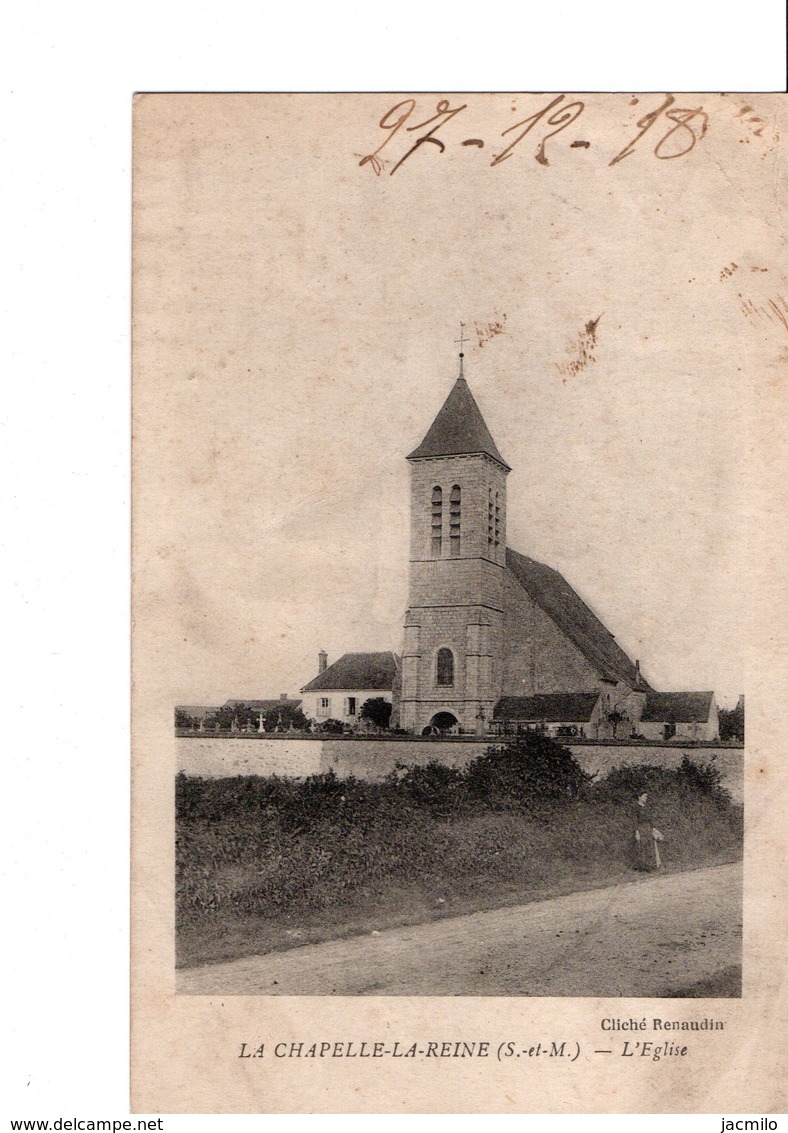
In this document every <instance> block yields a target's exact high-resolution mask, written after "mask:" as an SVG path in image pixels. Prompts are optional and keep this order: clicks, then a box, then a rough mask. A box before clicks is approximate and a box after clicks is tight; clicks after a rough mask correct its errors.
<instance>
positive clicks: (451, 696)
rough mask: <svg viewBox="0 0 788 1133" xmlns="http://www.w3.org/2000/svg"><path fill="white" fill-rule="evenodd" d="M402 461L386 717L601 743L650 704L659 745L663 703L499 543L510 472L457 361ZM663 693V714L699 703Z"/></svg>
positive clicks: (575, 597) (524, 559) (624, 732)
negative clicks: (397, 661) (404, 528)
mask: <svg viewBox="0 0 788 1133" xmlns="http://www.w3.org/2000/svg"><path fill="white" fill-rule="evenodd" d="M407 460H408V462H409V464H410V469H411V522H410V584H409V601H408V609H407V613H406V617H405V628H404V643H403V652H402V671H401V685H400V687H399V689H398V690H396V694H395V697H394V714H393V719H394V720H395V721H396V722H397V723H399V725H400V726H401V727H402V728H404V729H407V730H408V731H412V732H416V733H420V732H424V733H427V732H434V731H439V732H469V733H474V732H475V733H477V734H485V733H487V732H489V731H490V730H491V729H493V728H494V729H496V730H501V729H503V730H504V731H505V730H506V727H507V725H515V724H517V723H518V722H519V723H520V724H522V725H524V726H529V725H536V724H539V723H540V722H541V724H542V725H543V726H545V727H546V728H547V729H548V730H552V731H554V732H559V731H560V733H561V734H566V731H567V730H568V731H569V733H570V734H571V733H572V729H573V728H575V729H577V730H578V732H579V731H580V729H582V730H583V733H584V734H588V735H589V738H606V737H611V738H612V737H626V736H629V735H641V734H644V733H643V731H642V728H641V720H642V719H643V714H644V711H645V710H646V706H647V705H648V704H649V703H651V705H652V706H656V705H658V707H654V708H653V710H654V711H655V712H656V716H658V717H660V719H657V718H656V717H654V719H651V718H650V717H649V718H648V719H646V720H645V724H644V726H649V728H650V726H651V725H652V724H653V725H654V726H655V728H656V729H657V730H658V729H659V728H661V729H662V735H660V736H659V737H655V738H664V729H665V723H666V722H665V721H663V720H662V719H661V715H660V714H662V715H664V712H663V710H662V708H663V705H662V702H657V701H655V700H653V696H654V691H653V689H652V688H651V686H650V685H649V683H648V681H647V680H646V679H645V678H644V677H643V675H642V674H641V672H640V665H639V662H638V661H633V660H632V659H631V658H630V657H628V656H627V654H626V653H625V652H624V650H623V649H622V648H621V646H620V645H619V644H618V643H617V642H616V639H615V637H614V636H613V634H612V633H610V631H609V630H608V629H607V628H606V627H605V625H604V624H603V622H602V620H601V619H600V617H599V616H598V615H597V614H596V613H595V612H594V610H593V609H592V608H591V606H590V605H589V604H588V603H587V602H586V601H585V600H584V599H583V598H581V597H580V595H579V594H578V593H577V592H576V591H575V590H574V588H573V587H572V586H571V585H570V584H569V582H567V580H566V579H565V578H564V577H563V576H562V575H561V574H560V573H559V572H558V571H557V570H555V569H554V568H552V567H550V566H547V565H546V564H544V563H539V562H537V561H536V560H534V559H532V558H529V557H528V556H527V555H523V554H521V553H520V552H518V551H515V550H513V549H512V548H510V547H508V546H507V541H506V480H507V477H508V475H509V473H510V471H511V468H510V466H509V465H508V464H507V462H506V461H505V460H504V458H503V456H502V455H501V453H500V451H499V449H498V447H497V445H496V443H495V441H494V440H493V437H492V435H491V433H490V430H489V429H488V427H487V424H486V423H485V421H484V418H483V416H482V414H481V411H480V409H479V407H478V405H477V403H476V400H475V398H474V397H473V394H472V393H471V391H470V389H469V387H468V383H467V381H466V380H465V376H464V373H463V355H462V354H460V373H459V376H458V378H457V380H456V382H455V383H454V386H453V387H452V389H451V391H450V393H449V395H448V397H447V399H446V401H445V402H444V404H443V406H442V408H441V409H440V411H439V412H438V415H437V417H436V418H435V420H434V421H433V423H432V425H431V426H430V428H429V429H428V431H427V434H426V436H425V437H424V439H423V441H422V442H421V444H420V445H418V446H417V447H416V448H415V449H414V450H413V451H412V452H411V453H410V454H409V455H408V457H407ZM307 687H308V686H307ZM670 695H672V696H674V697H675V698H677V699H675V700H674V701H673V702H672V703H673V705H674V708H673V710H674V711H676V712H683V711H685V710H684V708H683V707H682V708H680V707H679V705H680V704H682V705H683V704H685V703H686V704H687V705H689V704H693V705H694V704H695V703H696V702H697V703H700V701H699V700H698V699H697V698H699V697H706V696H708V694H701V693H681V694H670ZM650 697H652V700H651V701H650V702H649V698H650ZM551 698H552V699H551ZM681 698H683V699H681ZM712 699H713V698H712ZM665 703H667V702H665ZM704 703H706V702H705V701H704ZM707 707H708V705H707ZM649 711H651V709H649ZM698 712H702V710H701V709H700V708H699V709H698ZM685 714H686V713H685ZM713 717H714V713H713V711H712V709H710V708H709V711H708V712H707V714H706V717H705V718H704V721H701V720H699V719H698V720H694V719H693V720H692V721H690V720H687V721H681V722H680V723H681V724H682V727H683V726H684V725H685V724H686V725H690V724H692V725H693V726H696V730H697V732H698V734H699V738H700V732H701V731H703V729H704V728H705V729H706V730H707V731H713V730H714V728H713V725H714V719H713ZM675 723H676V726H677V731H678V724H679V721H678V720H676V721H675Z"/></svg>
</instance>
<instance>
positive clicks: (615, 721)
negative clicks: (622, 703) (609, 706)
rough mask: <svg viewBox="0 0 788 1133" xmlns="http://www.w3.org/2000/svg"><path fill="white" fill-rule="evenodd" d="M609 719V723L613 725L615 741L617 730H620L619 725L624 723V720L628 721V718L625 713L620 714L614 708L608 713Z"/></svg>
mask: <svg viewBox="0 0 788 1133" xmlns="http://www.w3.org/2000/svg"><path fill="white" fill-rule="evenodd" d="M607 719H608V723H610V724H612V725H613V739H615V738H616V729H617V728H618V725H619V724H621V723H623V722H624V720H626V716H625V715H624V713H623V712H619V710H618V709H617V708H614V709H613V711H612V712H608V714H607Z"/></svg>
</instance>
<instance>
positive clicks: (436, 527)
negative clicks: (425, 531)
mask: <svg viewBox="0 0 788 1133" xmlns="http://www.w3.org/2000/svg"><path fill="white" fill-rule="evenodd" d="M442 545H443V492H442V491H441V490H440V488H439V487H438V486H437V484H436V485H435V487H434V488H433V489H432V555H433V558H436V559H439V558H440V557H441V547H442Z"/></svg>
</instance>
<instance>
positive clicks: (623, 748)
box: [176, 734, 744, 802]
mask: <svg viewBox="0 0 788 1133" xmlns="http://www.w3.org/2000/svg"><path fill="white" fill-rule="evenodd" d="M500 742H501V741H496V740H495V739H489V738H488V739H484V740H481V739H474V738H473V737H462V738H456V739H432V738H430V739H420V738H416V737H408V736H392V737H388V736H376V737H369V738H363V737H339V738H324V737H314V736H304V737H293V736H276V737H274V736H245V735H230V736H205V735H193V734H186V735H182V736H180V737H178V739H177V740H176V747H177V769H178V771H183V772H184V773H185V774H187V775H199V776H202V777H204V778H208V779H218V778H223V777H225V776H233V775H287V776H293V777H296V778H302V777H304V776H306V775H318V774H320V773H323V772H326V771H334V772H335V774H336V775H338V776H339V777H340V778H348V777H349V776H351V775H355V776H356V777H357V778H359V779H368V780H370V781H375V780H381V779H384V778H385V777H386V775H388V773H389V772H390V771H393V770H394V768H395V767H396V766H397V764H398V763H399V764H406V765H408V766H423V765H424V764H427V763H431V762H433V761H436V762H438V763H444V764H446V765H447V766H450V767H465V766H467V765H468V764H469V763H470V762H471V760H472V759H475V758H476V756H478V755H483V754H484V752H485V751H486V750H487V748H488V747H490V746H491V745H497V744H499V743H500ZM566 746H567V747H569V748H570V750H571V751H572V753H573V754H574V756H575V758H576V759H577V761H578V763H579V764H580V766H581V767H582V768H583V769H584V770H586V771H589V772H594V773H597V774H599V775H604V774H606V773H607V772H608V771H610V770H611V769H612V768H613V767H620V766H621V765H622V764H625V763H635V764H637V763H646V764H651V765H654V766H658V767H677V766H678V765H679V763H681V760H682V758H683V756H684V755H685V754H688V755H689V756H690V757H692V758H694V759H695V760H696V761H698V762H701V763H707V762H710V761H711V760H712V759H713V760H714V762H715V764H716V765H717V766H718V767H719V769H720V772H721V773H722V782H723V786H725V787H726V788H727V790H729V791H730V793H731V795H732V796H733V798H734V799H735V800H736V801H737V802H741V801H742V798H743V772H744V750H743V748H742V747H741V746H734V745H731V744H712V743H688V744H671V743H664V744H659V743H654V744H649V743H643V742H640V743H627V742H624V743H622V742H620V741H619V742H616V741H615V740H606V741H598V742H596V741H589V740H586V741H583V740H581V741H574V740H573V741H572V743H571V744H567V745H566Z"/></svg>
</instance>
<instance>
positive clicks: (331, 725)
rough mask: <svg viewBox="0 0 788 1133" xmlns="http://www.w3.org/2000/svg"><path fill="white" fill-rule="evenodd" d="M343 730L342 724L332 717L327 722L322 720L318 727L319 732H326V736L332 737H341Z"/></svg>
mask: <svg viewBox="0 0 788 1133" xmlns="http://www.w3.org/2000/svg"><path fill="white" fill-rule="evenodd" d="M344 730H345V725H344V724H343V723H342V721H341V720H335V719H334V718H333V717H330V718H329V719H328V720H324V721H323V723H322V724H321V725H320V731H321V732H328V734H329V735H332V736H338V735H341V733H342V732H344Z"/></svg>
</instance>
